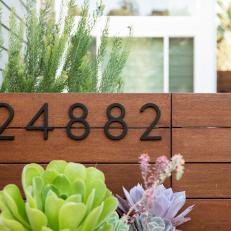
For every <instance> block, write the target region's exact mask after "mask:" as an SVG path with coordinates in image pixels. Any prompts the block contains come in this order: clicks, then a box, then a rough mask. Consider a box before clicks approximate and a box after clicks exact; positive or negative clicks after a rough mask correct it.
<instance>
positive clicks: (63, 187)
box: [53, 174, 72, 197]
mask: <svg viewBox="0 0 231 231" xmlns="http://www.w3.org/2000/svg"><path fill="white" fill-rule="evenodd" d="M53 185H54V186H55V187H56V188H57V189H58V191H59V195H65V196H66V197H67V196H68V195H70V194H71V192H72V188H71V182H70V181H69V180H68V179H67V177H66V176H65V175H63V174H60V175H58V176H57V177H56V178H55V179H54V181H53Z"/></svg>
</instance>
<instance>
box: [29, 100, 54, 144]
mask: <svg viewBox="0 0 231 231" xmlns="http://www.w3.org/2000/svg"><path fill="white" fill-rule="evenodd" d="M42 114H43V116H44V117H43V121H44V122H43V126H40V127H38V126H34V124H35V122H36V121H37V120H38V119H39V117H40V116H41V115H42ZM26 130H27V131H43V138H44V140H47V139H48V132H49V131H53V130H54V128H52V127H48V103H45V104H44V105H43V106H42V107H41V108H40V109H39V111H38V112H37V113H36V114H35V116H34V117H33V118H32V120H31V121H30V122H29V123H28V124H27V126H26Z"/></svg>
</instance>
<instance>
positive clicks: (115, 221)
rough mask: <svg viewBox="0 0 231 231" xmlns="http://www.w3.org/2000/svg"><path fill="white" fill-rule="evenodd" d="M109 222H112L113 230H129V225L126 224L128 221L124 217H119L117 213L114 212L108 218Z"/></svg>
mask: <svg viewBox="0 0 231 231" xmlns="http://www.w3.org/2000/svg"><path fill="white" fill-rule="evenodd" d="M107 222H108V223H109V224H112V226H113V231H128V230H129V225H128V224H126V222H125V221H124V220H123V218H121V219H120V218H119V216H118V214H117V213H113V214H112V215H111V216H109V218H108V219H107Z"/></svg>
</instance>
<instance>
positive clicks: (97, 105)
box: [0, 94, 171, 127]
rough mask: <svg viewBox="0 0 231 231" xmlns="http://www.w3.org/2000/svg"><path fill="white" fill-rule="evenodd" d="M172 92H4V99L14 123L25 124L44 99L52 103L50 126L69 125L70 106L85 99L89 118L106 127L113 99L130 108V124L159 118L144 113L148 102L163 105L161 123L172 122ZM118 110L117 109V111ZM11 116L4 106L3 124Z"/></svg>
mask: <svg viewBox="0 0 231 231" xmlns="http://www.w3.org/2000/svg"><path fill="white" fill-rule="evenodd" d="M170 100H171V96H170V94H30V96H29V97H28V94H0V102H4V103H8V104H10V105H11V106H12V107H13V108H14V111H15V117H14V120H13V121H12V123H11V124H10V127H25V126H26V125H27V124H28V123H29V121H30V120H31V119H32V117H33V116H34V115H35V113H36V112H37V111H38V110H39V109H40V108H41V106H42V105H43V104H44V103H48V105H49V124H50V125H49V126H53V127H66V125H67V123H68V121H69V120H70V119H69V117H68V109H69V107H70V106H71V105H72V104H74V103H83V104H85V105H86V106H87V108H88V111H89V114H88V117H87V121H88V122H89V124H90V126H91V127H103V126H104V125H105V123H106V122H107V120H108V119H107V116H106V109H107V107H108V106H109V105H110V104H112V103H120V104H122V105H123V106H124V107H125V109H126V115H125V118H124V121H126V123H127V125H128V126H129V127H148V126H149V125H150V124H151V122H152V121H153V120H154V118H155V112H154V111H153V110H152V109H147V110H146V111H145V112H143V113H140V108H141V107H142V106H143V105H144V104H146V103H155V104H157V105H158V106H159V107H160V110H161V119H160V121H159V123H158V126H159V127H169V126H170V111H171V105H170ZM115 113H116V112H115ZM6 116H7V112H6V110H3V109H0V124H2V121H4V120H5V118H6Z"/></svg>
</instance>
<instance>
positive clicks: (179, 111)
mask: <svg viewBox="0 0 231 231" xmlns="http://www.w3.org/2000/svg"><path fill="white" fill-rule="evenodd" d="M172 108H173V111H172V114H173V118H172V119H173V126H174V127H185V126H213V127H214V126H222V127H230V126H231V94H173V95H172Z"/></svg>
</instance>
